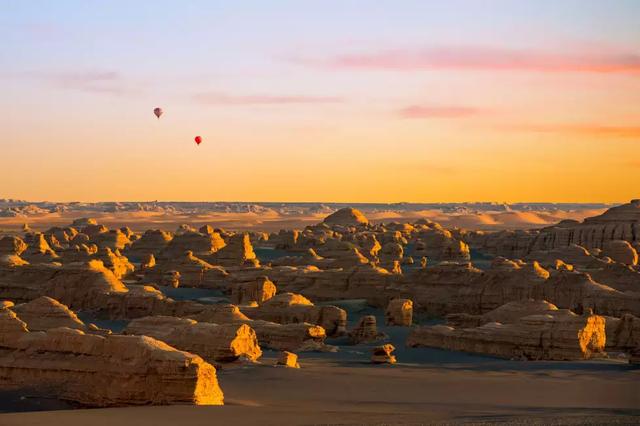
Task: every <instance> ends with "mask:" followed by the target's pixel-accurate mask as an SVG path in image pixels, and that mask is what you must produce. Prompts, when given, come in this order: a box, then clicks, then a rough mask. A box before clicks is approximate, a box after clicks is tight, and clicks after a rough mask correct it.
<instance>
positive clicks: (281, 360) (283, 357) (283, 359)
mask: <svg viewBox="0 0 640 426" xmlns="http://www.w3.org/2000/svg"><path fill="white" fill-rule="evenodd" d="M276 365H284V366H285V367H289V368H300V364H298V355H296V354H294V353H293V352H288V351H282V352H280V355H279V356H278V361H277V362H276Z"/></svg>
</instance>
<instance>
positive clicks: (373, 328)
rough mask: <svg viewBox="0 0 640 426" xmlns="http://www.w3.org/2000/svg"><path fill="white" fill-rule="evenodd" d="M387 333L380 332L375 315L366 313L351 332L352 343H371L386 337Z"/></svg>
mask: <svg viewBox="0 0 640 426" xmlns="http://www.w3.org/2000/svg"><path fill="white" fill-rule="evenodd" d="M385 337H386V335H385V334H384V333H379V332H378V327H377V325H376V317H375V316H373V315H365V316H363V317H362V318H360V321H359V322H358V324H357V325H356V326H355V328H354V329H353V330H351V331H350V332H349V340H350V341H351V343H352V344H354V345H357V344H360V343H371V342H376V341H378V340H381V339H384V338H385Z"/></svg>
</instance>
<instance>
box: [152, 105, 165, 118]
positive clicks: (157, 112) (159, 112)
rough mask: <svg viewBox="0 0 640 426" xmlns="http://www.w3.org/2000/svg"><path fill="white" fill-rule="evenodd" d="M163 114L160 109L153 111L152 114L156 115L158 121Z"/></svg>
mask: <svg viewBox="0 0 640 426" xmlns="http://www.w3.org/2000/svg"><path fill="white" fill-rule="evenodd" d="M163 112H164V111H162V108H160V107H158V108H154V109H153V113H154V114H155V115H156V117H158V119H160V116H161V115H162V113H163Z"/></svg>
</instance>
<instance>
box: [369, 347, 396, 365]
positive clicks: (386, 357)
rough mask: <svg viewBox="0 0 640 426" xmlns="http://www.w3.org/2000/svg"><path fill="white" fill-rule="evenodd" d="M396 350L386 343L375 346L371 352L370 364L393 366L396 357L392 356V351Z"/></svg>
mask: <svg viewBox="0 0 640 426" xmlns="http://www.w3.org/2000/svg"><path fill="white" fill-rule="evenodd" d="M395 350H396V348H395V347H394V346H393V345H392V344H389V343H387V344H386V345H382V346H376V347H375V348H373V350H372V351H371V362H372V363H373V364H395V363H396V357H395V355H393V351H395Z"/></svg>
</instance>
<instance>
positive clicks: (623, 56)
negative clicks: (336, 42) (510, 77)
mask: <svg viewBox="0 0 640 426" xmlns="http://www.w3.org/2000/svg"><path fill="white" fill-rule="evenodd" d="M294 61H295V62H298V63H303V64H306V65H314V66H324V67H329V68H337V69H373V70H400V71H414V70H434V69H435V70H437V69H458V70H489V71H531V72H548V73H562V72H584V73H633V74H635V73H640V53H636V52H620V51H613V50H600V51H591V50H590V51H582V52H579V51H572V52H569V53H558V52H544V51H536V50H530V49H507V48H491V47H473V46H451V47H425V48H421V49H395V50H383V51H377V52H369V53H355V54H344V55H337V56H333V57H330V58H328V59H322V60H313V59H308V58H307V59H305V58H295V59H294Z"/></svg>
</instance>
